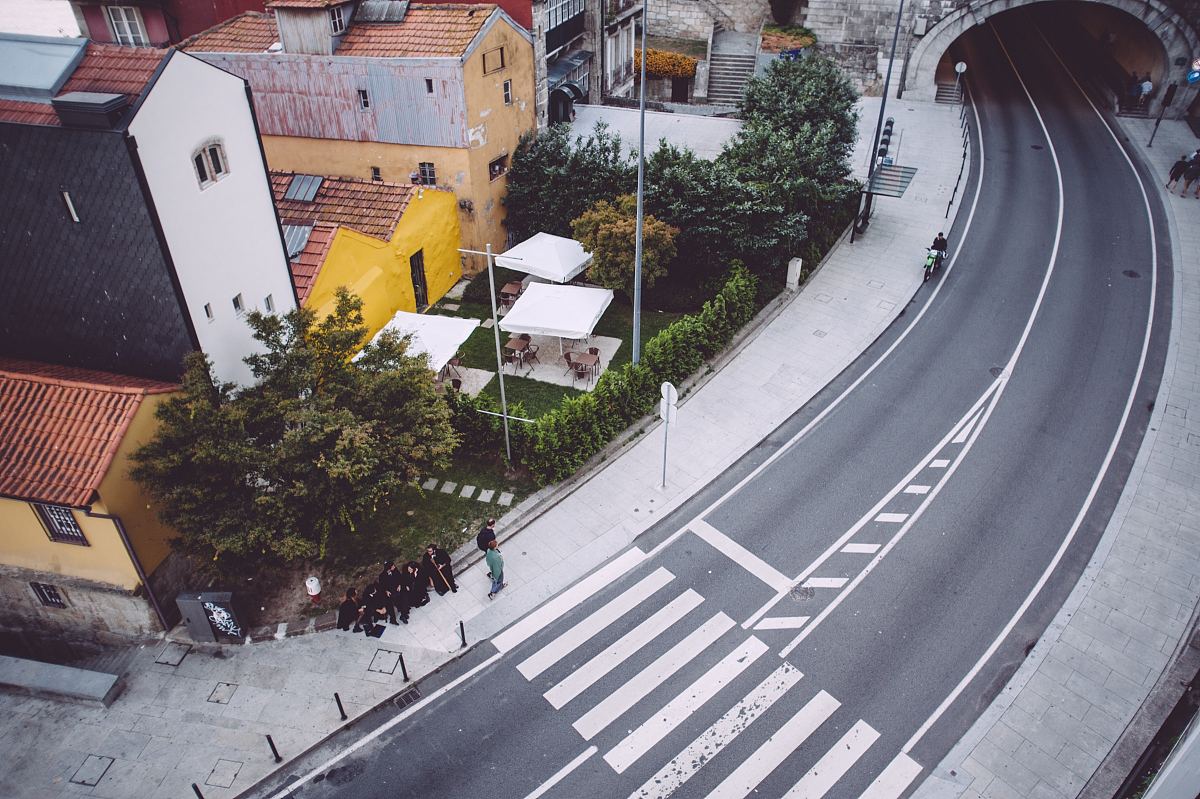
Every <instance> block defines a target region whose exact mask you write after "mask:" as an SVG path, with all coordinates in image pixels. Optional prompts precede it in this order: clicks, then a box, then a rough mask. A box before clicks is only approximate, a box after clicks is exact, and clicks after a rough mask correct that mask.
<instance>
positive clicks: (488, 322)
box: [479, 317, 493, 329]
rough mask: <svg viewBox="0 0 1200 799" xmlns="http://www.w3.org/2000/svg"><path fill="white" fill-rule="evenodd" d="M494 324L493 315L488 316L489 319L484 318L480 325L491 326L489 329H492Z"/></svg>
mask: <svg viewBox="0 0 1200 799" xmlns="http://www.w3.org/2000/svg"><path fill="white" fill-rule="evenodd" d="M492 324H493V322H492V319H491V317H488V318H487V319H484V320H483V322H482V323H481V324H480V325H479V326H480V327H486V328H489V329H490V328H491V326H492Z"/></svg>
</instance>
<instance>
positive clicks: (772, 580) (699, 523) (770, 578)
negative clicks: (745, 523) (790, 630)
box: [688, 519, 792, 591]
mask: <svg viewBox="0 0 1200 799" xmlns="http://www.w3.org/2000/svg"><path fill="white" fill-rule="evenodd" d="M688 529H689V530H691V531H692V532H693V533H695V534H696V535H698V536H700V537H701V538H703V539H704V540H705V541H707V542H708V543H709V544H710V545H711V546H712V547H713V548H714V549H716V550H717V551H718V552H720V553H721V554H722V555H724V556H725V557H727V558H729V559H730V560H732V561H733V562H734V563H736V564H738V565H739V566H741V567H742V568H743V569H745V570H746V571H748V572H750V573H751V574H753V575H754V576H755V577H757V578H758V579H760V580H762V581H763V582H764V583H766V584H767V585H769V586H770V587H771V588H774V589H775V590H776V591H787V590H788V589H790V588H791V587H792V581H791V580H790V579H788V578H787V577H786V576H784V574H783V573H782V572H780V571H779V570H778V569H776V568H775V567H774V566H772V565H771V564H769V563H767V562H766V561H765V560H763V559H762V558H760V557H759V556H758V555H755V554H754V553H753V552H751V551H750V550H748V549H746V548H745V547H744V546H742V545H741V544H739V543H738V542H737V541H734V540H733V539H732V538H730V537H729V536H727V535H725V534H724V533H722V532H721V531H720V530H718V529H717V528H715V527H713V526H712V525H711V524H709V523H708V522H706V521H704V520H702V519H697V520H695V521H693V522H692V523H691V524H689V525H688Z"/></svg>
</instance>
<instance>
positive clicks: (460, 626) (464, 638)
mask: <svg viewBox="0 0 1200 799" xmlns="http://www.w3.org/2000/svg"><path fill="white" fill-rule="evenodd" d="M458 635H459V637H460V638H462V642H463V644H462V648H463V649H466V648H467V628H466V626H465V625H463V623H462V622H461V621H460V622H459V623H458Z"/></svg>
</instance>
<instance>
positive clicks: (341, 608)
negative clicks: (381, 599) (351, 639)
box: [337, 588, 363, 633]
mask: <svg viewBox="0 0 1200 799" xmlns="http://www.w3.org/2000/svg"><path fill="white" fill-rule="evenodd" d="M362 612H363V607H362V605H361V604H359V601H358V591H357V590H356V589H354V588H347V589H346V598H345V599H344V600H342V604H340V605H338V619H337V626H338V629H339V630H349V629H350V625H351V624H353V625H354V632H356V633H361V632H362V626H361V625H360V624H359V623H358V622H359V619H361V618H362Z"/></svg>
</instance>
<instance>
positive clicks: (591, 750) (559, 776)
mask: <svg viewBox="0 0 1200 799" xmlns="http://www.w3.org/2000/svg"><path fill="white" fill-rule="evenodd" d="M594 754H596V747H594V746H589V747H588V748H587V749H584V750H583V751H582V752H580V753H579V756H578V757H576V758H575V759H574V760H572V761H571V762H570V763H568V764H567V765H565V766H563V767H562V768H560V769H559V770H558V771H556V772H554V776H553V777H551V778H550V779H548V780H546V781H545V782H543V783H542V784H541V785H539V786H538V788H537V790H536V791H534V792H533V793H531V794H529V795H528V796H526V797H525V799H538V797H539V796H542V795H544V794H545V793H546V791H548V790H550V789H551V788H553V787H554V786H555V785H558V784H559V783H560V782H562V781H563V779H565V778H566V776H567V775H568V774H570V773H571V772H572V771H574V770H575V769H577V768H579V767H580V766H581V765H583V761H585V760H587V759H588V758H589V757H591V756H592V755H594Z"/></svg>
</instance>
